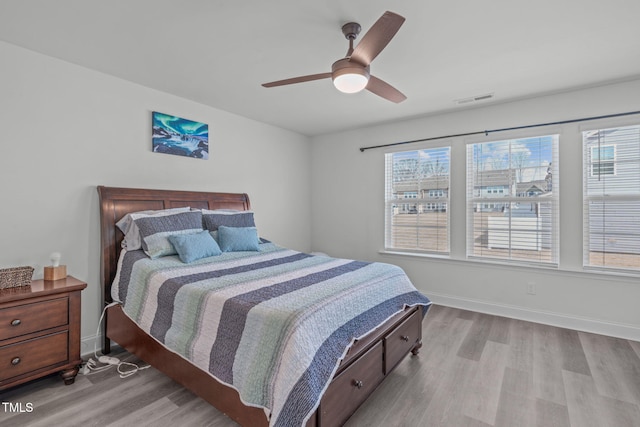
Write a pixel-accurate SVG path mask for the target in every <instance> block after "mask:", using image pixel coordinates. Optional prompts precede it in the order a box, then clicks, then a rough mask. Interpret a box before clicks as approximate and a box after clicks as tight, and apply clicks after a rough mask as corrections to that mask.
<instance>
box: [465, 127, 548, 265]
mask: <svg viewBox="0 0 640 427" xmlns="http://www.w3.org/2000/svg"><path fill="white" fill-rule="evenodd" d="M558 188H559V185H558V135H547V136H539V137H531V138H522V139H512V140H503V141H493V142H484V143H477V144H469V145H468V146H467V257H469V258H476V259H486V260H489V259H490V260H494V261H501V262H516V263H525V264H535V265H547V266H557V265H558V256H559V255H558V254H559V250H558V249H559V248H558V240H559V239H558V236H559V233H558V217H559V215H558V209H559V203H558V194H559V193H558Z"/></svg>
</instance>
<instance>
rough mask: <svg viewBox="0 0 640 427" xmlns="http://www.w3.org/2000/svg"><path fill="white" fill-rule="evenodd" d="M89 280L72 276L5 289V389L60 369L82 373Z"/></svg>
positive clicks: (71, 375)
mask: <svg viewBox="0 0 640 427" xmlns="http://www.w3.org/2000/svg"><path fill="white" fill-rule="evenodd" d="M86 287H87V284H86V283H84V282H81V281H80V280H78V279H76V278H74V277H71V276H67V278H65V279H60V280H55V281H49V280H47V281H45V280H34V281H32V282H31V286H26V287H18V288H9V289H2V290H0V390H3V389H6V388H9V387H12V386H15V385H18V384H21V383H24V382H27V381H30V380H33V379H36V378H39V377H42V376H44V375H48V374H51V373H54V372H61V374H62V378H63V379H64V383H65V384H72V383H73V382H74V380H75V377H76V375H77V374H78V365H80V363H82V360H81V359H80V292H82V290H83V289H84V288H86Z"/></svg>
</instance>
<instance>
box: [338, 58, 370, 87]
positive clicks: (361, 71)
mask: <svg viewBox="0 0 640 427" xmlns="http://www.w3.org/2000/svg"><path fill="white" fill-rule="evenodd" d="M368 68H369V67H363V66H361V65H359V64H354V63H353V62H349V58H344V59H341V60H338V61H336V62H335V63H334V64H333V67H332V73H331V78H332V79H333V85H334V86H335V87H336V89H338V90H339V91H340V92H344V93H356V92H360V91H361V90H362V89H364V88H365V87H367V84H368V83H369V70H368Z"/></svg>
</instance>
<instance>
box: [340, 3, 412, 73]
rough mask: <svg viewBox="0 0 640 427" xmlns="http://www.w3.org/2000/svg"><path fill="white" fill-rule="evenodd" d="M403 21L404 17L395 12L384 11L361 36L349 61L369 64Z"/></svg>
mask: <svg viewBox="0 0 640 427" xmlns="http://www.w3.org/2000/svg"><path fill="white" fill-rule="evenodd" d="M404 21H405V19H404V18H403V17H402V16H400V15H398V14H396V13H393V12H388V11H387V12H385V13H384V14H383V15H382V16H381V17H380V19H378V20H377V21H376V23H375V24H373V26H372V27H371V28H370V29H369V31H368V32H367V34H365V35H364V37H362V39H361V40H360V42H359V43H358V45H357V46H356V48H355V49H354V50H353V52H352V53H351V61H356V62H358V63H360V64H362V65H364V66H365V67H366V66H367V65H369V64H371V61H373V59H374V58H375V57H376V56H378V54H379V53H380V52H382V49H384V48H385V47H386V46H387V44H389V42H390V41H391V39H392V38H393V36H395V35H396V33H397V32H398V30H399V29H400V27H401V26H402V24H403V23H404Z"/></svg>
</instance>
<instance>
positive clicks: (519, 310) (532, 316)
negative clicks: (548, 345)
mask: <svg viewBox="0 0 640 427" xmlns="http://www.w3.org/2000/svg"><path fill="white" fill-rule="evenodd" d="M428 296H429V299H430V300H431V301H433V303H434V304H436V305H443V306H447V307H453V308H460V309H463V310H471V311H477V312H480V313H486V314H493V315H496V316H502V317H510V318H513V319H519V320H526V321H529V322H535V323H542V324H545V325H551V326H558V327H561V328H567V329H574V330H576V331H583V332H591V333H594V334H601V335H608V336H611V337H616V338H624V339H628V340H632V341H640V327H638V326H634V325H627V324H622V323H613V322H605V321H602V320H597V319H589V318H585V317H578V316H569V315H566V314H560V313H553V312H548V311H542V310H532V309H529V308H524V307H517V306H511V305H504V304H496V303H493V302H489V301H481V300H472V299H466V298H460V297H457V296H453V295H445V294H438V293H433V292H429V293H428Z"/></svg>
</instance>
